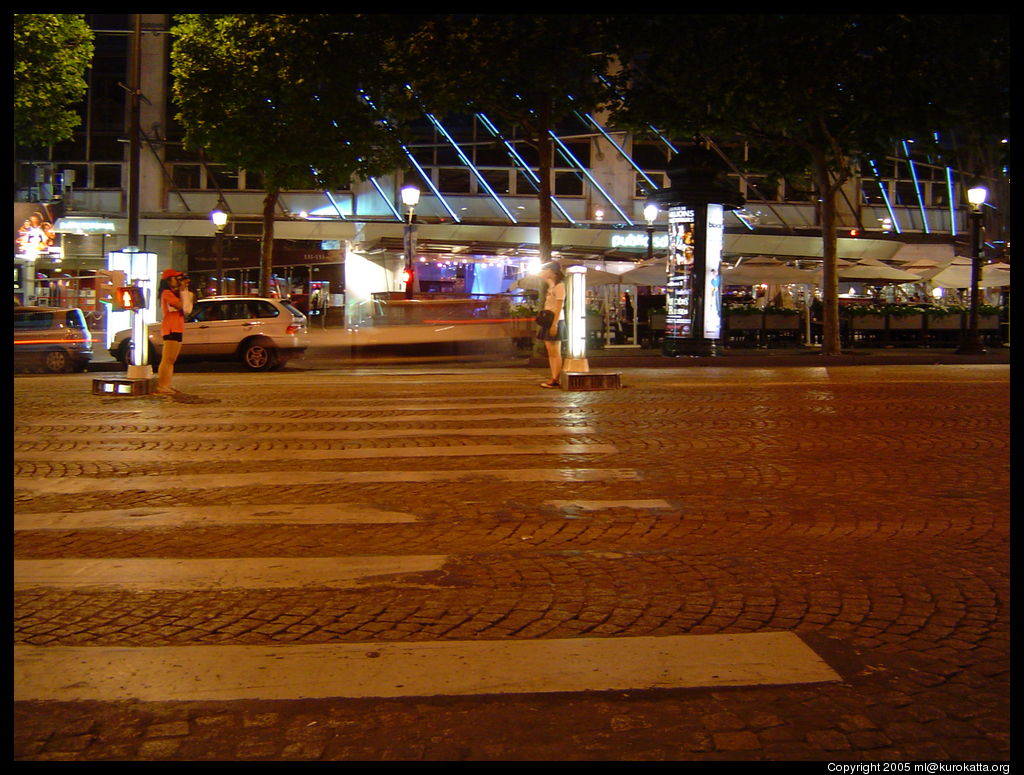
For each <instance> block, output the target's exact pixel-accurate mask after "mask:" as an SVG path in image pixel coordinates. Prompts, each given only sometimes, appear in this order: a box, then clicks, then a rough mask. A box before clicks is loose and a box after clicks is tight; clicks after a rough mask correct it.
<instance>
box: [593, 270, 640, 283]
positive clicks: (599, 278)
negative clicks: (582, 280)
mask: <svg viewBox="0 0 1024 775" xmlns="http://www.w3.org/2000/svg"><path fill="white" fill-rule="evenodd" d="M623 274H625V273H623ZM634 284H635V283H629V282H626V281H625V280H623V279H622V274H615V272H605V271H604V270H603V269H594V268H593V267H589V266H588V267H587V285H588V286H590V287H594V286H597V285H634Z"/></svg>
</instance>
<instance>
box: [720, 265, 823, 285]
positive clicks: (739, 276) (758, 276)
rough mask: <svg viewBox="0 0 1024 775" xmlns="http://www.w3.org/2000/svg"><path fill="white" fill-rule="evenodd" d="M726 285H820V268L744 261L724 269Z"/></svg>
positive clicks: (723, 277)
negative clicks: (802, 267)
mask: <svg viewBox="0 0 1024 775" xmlns="http://www.w3.org/2000/svg"><path fill="white" fill-rule="evenodd" d="M722 282H723V283H725V284H726V285H760V284H761V283H767V284H769V285H795V284H800V285H820V284H821V270H820V269H797V268H796V267H792V266H787V265H786V264H780V263H776V264H760V263H758V264H755V263H744V264H740V265H739V266H737V267H734V268H733V269H724V270H723V271H722Z"/></svg>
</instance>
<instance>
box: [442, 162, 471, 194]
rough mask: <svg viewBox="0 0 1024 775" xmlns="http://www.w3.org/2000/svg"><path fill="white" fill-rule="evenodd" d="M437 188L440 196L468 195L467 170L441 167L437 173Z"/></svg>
mask: <svg viewBox="0 0 1024 775" xmlns="http://www.w3.org/2000/svg"><path fill="white" fill-rule="evenodd" d="M437 187H438V189H439V190H440V191H441V193H442V194H468V193H470V190H469V170H467V169H453V168H445V167H442V168H441V169H439V170H438V171H437Z"/></svg>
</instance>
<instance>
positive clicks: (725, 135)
mask: <svg viewBox="0 0 1024 775" xmlns="http://www.w3.org/2000/svg"><path fill="white" fill-rule="evenodd" d="M994 27H998V23H997V24H992V23H991V22H990V21H989V20H988V19H987V17H965V18H963V19H960V18H957V17H949V16H906V15H902V14H815V15H801V14H755V15H712V16H700V15H696V16H685V17H680V16H654V17H650V18H647V19H644V20H641V19H638V20H637V24H636V25H634V26H633V27H632V29H633V32H634V33H635V35H634V36H632V37H631V38H630V39H629V40H628V42H627V43H626V45H625V47H624V51H623V61H624V65H625V66H624V68H623V70H622V72H621V73H620V76H619V78H618V82H617V83H618V88H619V93H620V102H619V103H618V105H617V108H616V111H615V120H616V121H618V122H620V123H621V124H623V125H626V126H630V127H633V128H643V127H645V126H649V125H654V126H657V127H659V128H660V129H663V130H667V131H669V132H672V133H674V134H675V135H676V136H683V137H686V136H689V137H698V138H699V137H703V136H711V137H715V138H719V139H723V140H729V139H736V138H739V139H741V140H744V141H747V142H749V143H751V144H752V145H753V146H754V147H756V148H757V150H758V156H757V164H758V165H759V167H760V169H758V170H757V171H760V172H769V173H774V174H776V175H786V174H794V173H796V172H799V171H800V170H809V171H810V172H811V178H812V182H813V186H814V192H815V197H816V200H817V201H818V203H819V212H820V223H821V227H822V240H823V257H824V278H825V279H824V302H825V304H824V307H825V346H824V348H823V351H824V352H825V353H827V354H835V353H837V352H838V350H839V332H838V286H837V281H836V273H835V270H836V260H835V259H836V234H835V197H836V193H837V191H838V190H839V188H840V187H841V186H842V185H843V183H844V182H845V181H846V180H847V179H848V178H849V176H850V175H851V172H852V169H853V167H852V163H853V161H854V160H855V159H856V157H858V156H860V155H867V156H871V155H878V156H882V155H885V154H887V153H889V152H890V151H891V148H892V147H893V142H894V141H896V140H901V139H908V138H915V137H922V138H931V137H933V136H934V134H933V133H935V132H936V131H939V130H941V129H946V128H951V127H952V126H961V127H962V126H965V125H970V121H971V120H974V121H977V117H978V116H979V115H986V116H994V115H998V114H999V113H1000V112H1001V111H1000V109H999V107H998V106H994V105H989V107H988V108H987V109H982V110H981V112H980V113H979V108H981V105H980V103H981V102H982V99H981V95H982V94H984V95H986V96H987V97H988V98H990V99H991V98H992V95H993V94H994V93H995V94H998V86H997V85H996V84H993V83H992V73H989V74H988V75H987V76H986V78H987V79H988V80H986V81H985V83H983V84H979V83H977V80H978V79H977V78H974V79H973V81H974V82H973V83H972V82H971V81H972V79H969V78H966V77H961V76H964V75H965V74H966V69H967V68H965V67H964V65H965V64H966V63H968V62H974V61H976V60H975V59H974V57H976V56H978V57H980V58H981V60H983V61H985V62H988V63H990V64H991V63H993V62H997V61H1003V60H1004V59H1005V61H1007V62H1008V59H1009V57H1008V45H1007V46H1005V47H1001V44H1000V43H999V42H998V41H996V42H993V41H992V33H993V28H994ZM965 30H969V32H966V34H965ZM1007 40H1008V38H1007ZM954 44H955V45H954ZM982 49H984V50H982ZM958 71H960V72H958ZM965 119H967V121H966V123H965Z"/></svg>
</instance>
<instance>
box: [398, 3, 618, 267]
mask: <svg viewBox="0 0 1024 775" xmlns="http://www.w3.org/2000/svg"><path fill="white" fill-rule="evenodd" d="M607 18H608V17H601V16H594V15H580V14H572V15H569V14H566V15H543V14H540V15H534V14H466V15H461V14H455V15H447V16H435V17H424V18H422V19H421V22H420V25H419V29H418V30H417V31H416V32H415V33H414V34H412V35H411V36H409V37H408V38H407V39H404V40H401V41H396V44H397V45H395V47H394V48H393V50H392V55H393V57H394V61H395V62H396V63H397V64H396V67H398V68H399V69H401V70H403V71H404V72H405V73H406V78H407V80H408V82H409V84H410V87H411V90H412V92H414V93H415V94H416V95H417V96H418V97H419V98H420V99H421V100H422V101H423V103H424V105H425V106H426V107H427V108H428V109H429V110H431V112H440V113H443V112H463V111H467V110H468V111H469V112H481V113H484V114H487V115H489V116H495V117H498V118H500V119H502V120H503V121H504V122H505V123H506V124H511V125H515V126H517V127H519V129H521V130H522V132H523V133H524V134H525V139H526V140H527V142H529V143H530V144H531V145H533V147H535V148H536V150H537V157H538V177H539V178H540V187H539V191H538V194H537V201H538V206H539V227H540V253H541V260H542V261H548V260H549V259H550V257H551V169H552V166H553V151H554V148H553V142H552V139H551V134H550V133H551V131H552V130H554V129H555V128H556V127H557V126H558V124H559V123H560V122H561V121H563V120H564V119H565V118H567V117H569V116H571V115H572V114H573V112H574V111H589V110H594V109H596V108H597V107H598V106H600V105H601V104H602V103H603V102H606V101H607V100H608V96H609V95H608V93H607V90H606V89H605V87H604V86H603V85H602V84H601V83H600V82H599V81H598V78H597V76H599V75H603V74H604V73H605V72H606V71H607V68H608V66H609V62H610V59H611V56H610V54H608V53H607V52H606V49H608V45H607V41H608V40H609V35H608V25H607V24H606V19H607Z"/></svg>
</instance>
